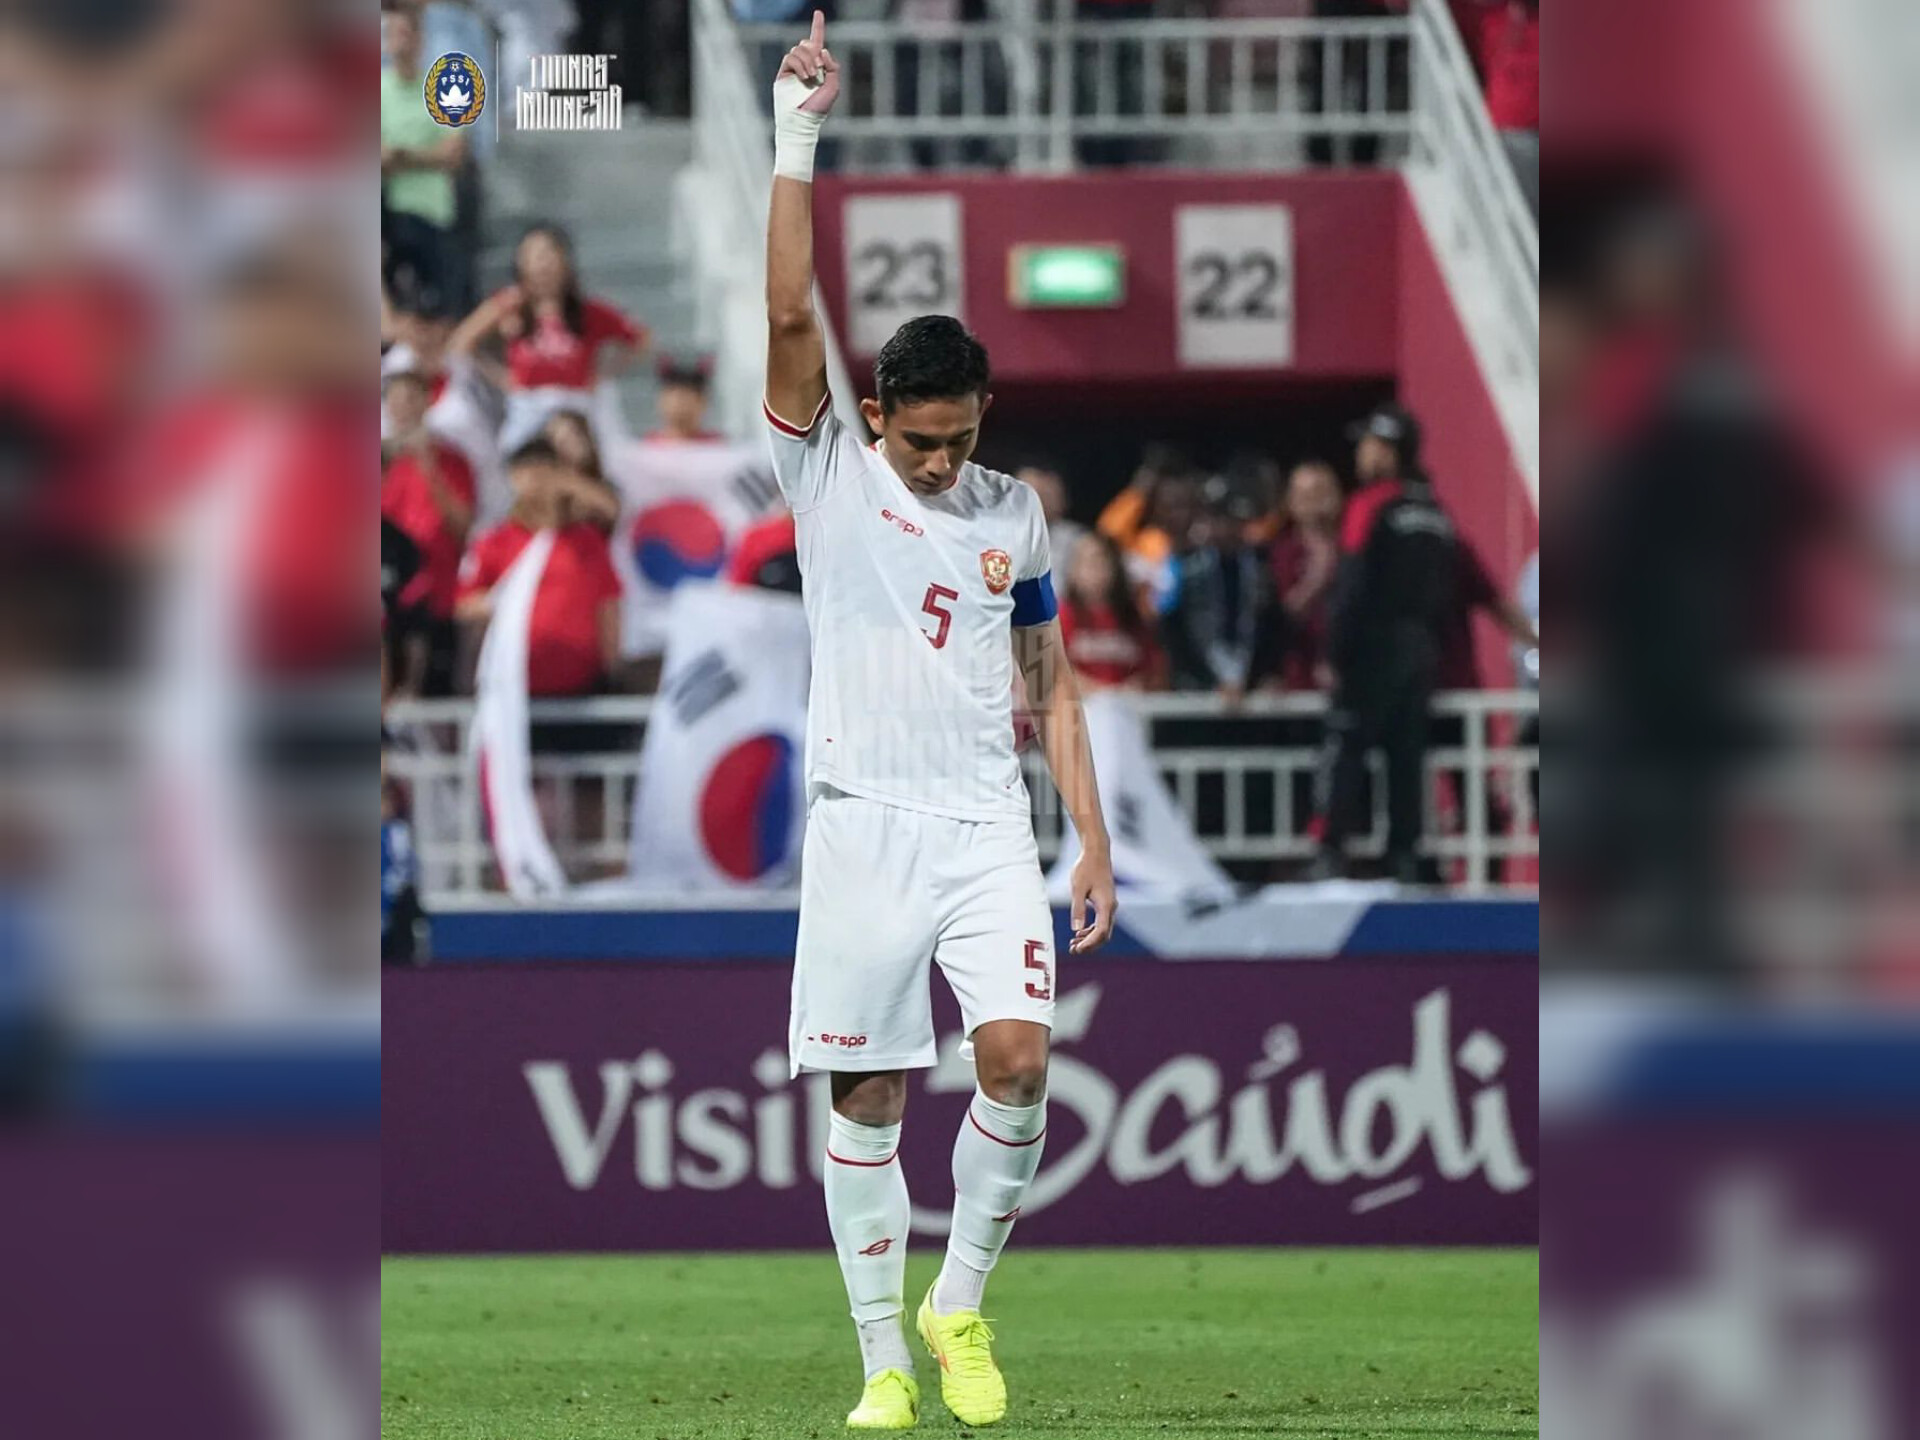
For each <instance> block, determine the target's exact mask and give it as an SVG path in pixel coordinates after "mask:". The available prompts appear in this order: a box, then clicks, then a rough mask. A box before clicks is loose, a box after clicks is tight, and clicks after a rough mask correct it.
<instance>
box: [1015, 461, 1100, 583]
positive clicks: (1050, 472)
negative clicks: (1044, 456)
mask: <svg viewBox="0 0 1920 1440" xmlns="http://www.w3.org/2000/svg"><path fill="white" fill-rule="evenodd" d="M1014 478H1015V479H1017V480H1022V481H1024V482H1025V483H1026V484H1027V485H1029V486H1031V487H1032V489H1033V493H1034V494H1036V495H1038V496H1039V497H1040V513H1041V514H1043V515H1045V516H1046V517H1047V553H1048V554H1050V555H1052V556H1053V563H1054V564H1056V565H1062V566H1065V565H1069V564H1071V563H1072V561H1073V552H1074V547H1075V546H1077V545H1078V544H1079V543H1080V538H1081V537H1082V536H1083V535H1085V534H1086V533H1087V527H1086V526H1084V525H1082V524H1081V523H1080V522H1079V521H1078V520H1072V519H1069V518H1068V516H1067V510H1068V504H1067V482H1066V480H1065V478H1064V477H1062V475H1061V474H1060V472H1059V471H1058V470H1056V469H1054V468H1053V467H1052V466H1051V465H1022V466H1021V467H1020V468H1019V469H1018V470H1016V471H1014Z"/></svg>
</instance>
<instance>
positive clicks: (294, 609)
mask: <svg viewBox="0 0 1920 1440" xmlns="http://www.w3.org/2000/svg"><path fill="white" fill-rule="evenodd" d="M263 422H264V424H265V425H266V427H267V429H268V433H269V434H270V435H271V436H272V437H273V439H272V448H271V451H270V454H271V456H272V461H271V469H270V472H269V473H268V474H266V475H265V476H264V477H262V479H261V480H260V482H259V483H260V484H261V486H262V493H261V495H260V496H259V497H258V499H257V501H256V502H255V504H254V506H253V518H252V521H251V524H252V530H251V532H250V533H249V534H248V536H247V541H246V548H247V552H248V553H247V554H246V556H245V558H244V559H243V561H242V562H241V564H242V567H243V569H242V575H243V580H242V585H243V593H244V594H245V596H246V604H247V632H248V647H249V654H250V657H251V659H252V660H253V661H254V663H256V664H260V665H263V666H265V667H267V668H268V669H271V670H274V671H287V670H304V669H308V668H312V667H318V666H326V665H337V664H345V663H353V662H361V661H364V660H365V658H366V656H367V653H368V648H369V646H370V644H371V643H372V637H373V636H374V635H375V634H377V633H378V630H377V620H378V611H377V606H378V603H379V601H378V588H379V587H378V586H377V585H375V584H374V578H375V575H376V573H377V570H378V562H377V560H376V559H375V556H374V553H373V547H372V546H371V545H369V544H368V543H367V512H366V510H365V508H364V506H365V499H364V498H358V497H363V496H365V495H366V493H367V492H366V491H365V490H364V489H360V488H357V487H356V485H355V483H354V478H355V477H356V476H367V477H368V479H369V480H370V479H371V476H370V472H369V468H368V466H369V457H370V456H371V455H372V453H373V449H374V443H375V436H376V433H377V428H378V416H377V414H376V412H375V411H374V408H373V406H372V405H371V404H369V403H368V399H367V397H365V396H361V395H343V396H338V397H333V398H321V399H312V400H306V401H303V402H300V403H298V404H286V403H281V404H275V403H272V402H261V401H255V400H250V399H247V398H244V397H236V396H226V395H212V396H206V397H202V398H199V399H195V400H191V401H187V402H184V403H182V404H181V405H180V406H179V408H178V409H176V410H175V411H174V412H173V413H172V414H171V415H169V416H167V417H166V418H165V419H164V420H163V421H162V422H161V424H160V426H159V430H158V433H157V435H156V437H155V439H154V442H153V445H152V446H151V448H150V449H149V451H148V452H147V453H146V457H145V458H146V461H147V463H146V464H145V465H144V466H142V467H141V468H140V470H139V473H138V474H137V476H136V477H135V481H134V483H135V486H136V487H137V488H136V489H135V491H134V492H133V493H131V494H130V495H129V497H128V498H129V501H130V510H131V513H130V517H129V518H130V522H131V527H130V528H133V529H135V530H136V531H137V530H142V529H147V528H150V527H155V526H157V527H160V528H162V529H165V528H166V527H167V526H168V525H169V524H170V523H171V522H172V521H174V520H176V519H177V518H178V516H179V514H180V511H181V509H182V507H183V506H184V505H185V504H186V503H187V501H188V500H189V499H190V498H191V497H193V496H194V495H196V494H197V493H198V492H199V491H200V489H201V488H202V486H203V485H204V484H206V483H207V482H208V481H209V480H210V479H211V478H213V477H217V476H219V475H221V473H222V468H223V466H225V465H226V463H227V457H229V456H230V455H231V454H232V453H233V447H234V446H235V445H236V444H238V443H242V437H243V435H244V434H245V433H246V432H248V431H250V430H251V429H252V428H253V427H255V426H256V425H260V424H262V423H263Z"/></svg>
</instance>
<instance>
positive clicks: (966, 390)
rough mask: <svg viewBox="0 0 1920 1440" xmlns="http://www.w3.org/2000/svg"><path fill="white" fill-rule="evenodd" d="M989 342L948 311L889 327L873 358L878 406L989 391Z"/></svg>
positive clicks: (886, 407) (890, 407) (892, 407)
mask: <svg viewBox="0 0 1920 1440" xmlns="http://www.w3.org/2000/svg"><path fill="white" fill-rule="evenodd" d="M988 378H989V377H988V370H987V347H986V346H984V345H982V344H981V343H980V342H979V341H978V340H976V339H974V338H973V336H972V334H971V333H969V331H968V330H967V327H966V326H964V325H962V324H961V323H960V322H959V321H958V320H956V319H954V318H953V317H952V316H951V315H921V316H919V317H918V318H916V319H913V320H909V321H907V323H906V324H904V325H902V326H901V327H900V328H899V329H898V330H896V331H894V332H893V338H892V339H891V340H889V341H887V343H886V344H885V345H882V346H881V347H880V353H879V355H878V356H876V357H875V358H874V362H873V384H874V388H875V390H876V391H877V392H878V393H879V397H880V409H881V411H882V412H883V413H885V414H888V415H891V414H892V413H893V412H894V410H895V409H897V408H898V407H899V406H901V405H918V404H922V403H924V402H925V401H928V400H959V399H962V398H964V397H965V396H968V395H979V396H983V397H984V396H985V395H986V393H987V381H988Z"/></svg>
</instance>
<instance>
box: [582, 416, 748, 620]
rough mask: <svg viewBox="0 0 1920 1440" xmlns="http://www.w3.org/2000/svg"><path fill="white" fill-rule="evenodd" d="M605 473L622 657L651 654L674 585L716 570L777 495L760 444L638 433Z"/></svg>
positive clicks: (708, 576)
mask: <svg viewBox="0 0 1920 1440" xmlns="http://www.w3.org/2000/svg"><path fill="white" fill-rule="evenodd" d="M607 472H608V478H609V479H611V480H612V481H613V482H614V483H615V484H616V485H618V486H619V487H620V496H621V501H622V505H621V513H620V528H619V531H618V533H617V534H616V535H615V537H614V544H613V567H614V569H615V570H616V571H618V572H619V575H620V583H621V585H622V587H623V588H624V590H625V592H626V593H625V598H624V600H623V601H622V606H621V615H620V634H621V644H622V645H623V647H624V648H625V651H626V653H627V654H628V655H629V656H636V657H638V656H649V655H658V654H659V653H660V652H661V651H662V649H664V648H665V646H666V641H667V610H668V602H669V601H670V600H671V599H672V598H673V594H674V592H675V590H677V589H678V588H679V587H680V586H681V585H683V584H686V583H689V582H691V581H695V580H712V579H716V578H718V577H719V576H720V574H721V572H722V571H723V570H724V569H725V568H726V563H727V559H728V557H729V556H731V555H732V554H733V548H734V546H735V545H736V544H737V543H738V542H739V539H740V536H741V534H742V532H744V531H745V530H746V529H747V527H748V526H750V525H752V524H753V522H754V521H756V520H758V519H760V518H761V517H762V516H764V515H765V514H766V513H767V509H768V507H769V506H770V505H771V504H772V502H773V499H774V497H775V496H776V495H777V494H778V493H779V491H778V487H777V485H776V484H775V481H774V478H773V467H772V464H771V460H770V457H769V455H768V452H767V447H766V443H765V442H764V441H762V442H761V443H760V444H758V445H743V444H740V443H738V442H736V441H732V440H666V439H647V440H635V441H633V442H631V443H629V444H626V445H623V446H621V447H620V448H619V450H618V451H616V452H613V453H612V454H611V455H610V457H609V459H608V462H607Z"/></svg>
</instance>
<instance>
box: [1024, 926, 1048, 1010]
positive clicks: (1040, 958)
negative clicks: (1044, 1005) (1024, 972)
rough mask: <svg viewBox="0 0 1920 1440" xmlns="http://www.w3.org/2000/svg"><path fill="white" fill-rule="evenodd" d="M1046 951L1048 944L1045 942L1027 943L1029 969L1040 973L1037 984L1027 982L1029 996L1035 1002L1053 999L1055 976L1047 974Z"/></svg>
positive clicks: (1030, 981) (1033, 941)
mask: <svg viewBox="0 0 1920 1440" xmlns="http://www.w3.org/2000/svg"><path fill="white" fill-rule="evenodd" d="M1046 950H1047V942H1046V941H1044V940H1029V941H1027V969H1029V970H1038V971H1039V972H1040V979H1039V980H1038V981H1037V982H1036V981H1033V980H1029V981H1027V994H1029V995H1031V996H1032V997H1033V998H1034V999H1035V1000H1051V999H1052V998H1053V976H1052V975H1050V974H1049V973H1048V972H1047V961H1046Z"/></svg>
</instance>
